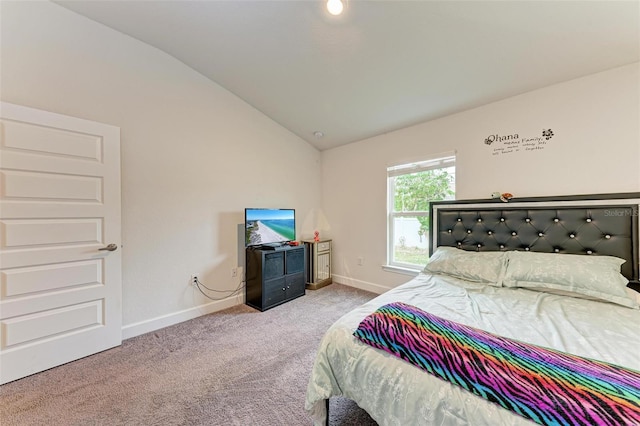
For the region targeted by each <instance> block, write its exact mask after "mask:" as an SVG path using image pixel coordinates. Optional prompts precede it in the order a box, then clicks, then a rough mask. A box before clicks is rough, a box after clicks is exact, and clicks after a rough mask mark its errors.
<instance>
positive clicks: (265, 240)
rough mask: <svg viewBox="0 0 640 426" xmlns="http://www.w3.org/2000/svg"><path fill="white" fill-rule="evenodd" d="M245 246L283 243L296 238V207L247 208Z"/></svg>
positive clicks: (245, 214)
mask: <svg viewBox="0 0 640 426" xmlns="http://www.w3.org/2000/svg"><path fill="white" fill-rule="evenodd" d="M244 226H245V246H256V245H269V244H281V243H284V242H287V241H293V240H295V239H296V211H295V210H294V209H245V210H244Z"/></svg>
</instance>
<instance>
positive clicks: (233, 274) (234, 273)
mask: <svg viewBox="0 0 640 426" xmlns="http://www.w3.org/2000/svg"><path fill="white" fill-rule="evenodd" d="M237 276H238V268H231V277H232V278H235V277H237Z"/></svg>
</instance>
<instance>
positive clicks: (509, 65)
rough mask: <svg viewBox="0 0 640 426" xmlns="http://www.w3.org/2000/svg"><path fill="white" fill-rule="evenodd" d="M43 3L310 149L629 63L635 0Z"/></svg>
mask: <svg viewBox="0 0 640 426" xmlns="http://www.w3.org/2000/svg"><path fill="white" fill-rule="evenodd" d="M56 3H58V4H60V5H62V6H64V7H66V8H68V9H71V10H73V11H75V12H77V13H80V14H82V15H85V16H87V17H88V18H90V19H93V20H95V21H97V22H100V23H102V24H104V25H107V26H109V27H111V28H113V29H116V30H118V31H121V32H123V33H125V34H128V35H130V36H132V37H134V38H136V39H138V40H141V41H143V42H145V43H147V44H150V45H151V46H155V47H157V48H158V49H161V50H163V51H165V52H166V53H168V54H170V55H172V56H174V57H176V58H177V59H179V60H180V61H182V62H184V63H185V64H186V65H188V66H190V67H191V68H193V69H195V70H197V71H198V72H200V73H201V74H203V75H205V76H206V77H208V78H210V79H211V80H213V81H215V82H216V83H218V84H220V85H221V86H223V87H225V88H226V89H228V90H229V91H231V92H232V93H234V94H236V95H237V96H239V97H240V98H242V99H244V100H245V101H246V102H248V103H249V104H251V105H253V106H254V107H255V108H257V109H258V110H260V111H262V112H263V113H264V114H266V115H267V116H269V117H271V118H272V119H273V120H275V121H276V122H278V123H280V124H281V125H282V126H284V127H286V128H287V129H289V130H290V131H291V132H293V133H295V134H297V135H298V136H300V137H301V138H303V139H305V140H307V141H308V142H310V143H311V144H313V145H315V146H316V147H317V148H318V149H320V150H324V149H328V148H332V147H336V146H339V145H343V144H347V143H350V142H354V141H357V140H361V139H365V138H368V137H371V136H375V135H379V134H382V133H386V132H389V131H393V130H396V129H399V128H402V127H406V126H409V125H412V124H417V123H420V122H424V121H428V120H432V119H435V118H438V117H442V116H446V115H449V114H453V113H456V112H460V111H464V110H467V109H470V108H474V107H478V106H481V105H484V104H487V103H489V102H493V101H496V100H500V99H504V98H507V97H510V96H514V95H517V94H521V93H524V92H528V91H531V90H535V89H538V88H541V87H545V86H549V85H552V84H555V83H559V82H562V81H566V80H570V79H574V78H577V77H581V76H584V75H588V74H593V73H596V72H599V71H604V70H607V69H611V68H615V67H618V66H622V65H626V64H629V63H633V62H637V61H639V60H640V2H638V1H565V0H557V1H483V0H475V1H458V0H446V1H397V0H389V1H354V0H351V1H347V2H346V7H345V11H344V13H343V14H342V15H341V16H338V17H334V16H331V15H329V14H328V13H327V12H326V10H325V8H324V2H323V1H321V0H303V1H243V0H235V1H188V0H174V1H154V0H149V1H138V0H136V1H126V0H124V1H122V0H121V1H100V0H73V1H56ZM639 78H640V76H639ZM318 131H319V132H322V133H323V134H324V136H323V137H321V138H318V137H316V136H315V135H314V133H315V132H318Z"/></svg>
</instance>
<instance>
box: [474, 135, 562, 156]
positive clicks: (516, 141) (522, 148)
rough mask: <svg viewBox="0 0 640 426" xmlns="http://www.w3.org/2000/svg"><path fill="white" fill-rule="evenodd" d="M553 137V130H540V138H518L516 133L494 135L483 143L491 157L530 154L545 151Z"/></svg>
mask: <svg viewBox="0 0 640 426" xmlns="http://www.w3.org/2000/svg"><path fill="white" fill-rule="evenodd" d="M553 136H554V133H553V130H551V129H542V133H541V135H540V136H531V137H528V136H520V134H518V133H512V134H509V135H500V134H498V133H495V134H493V135H489V136H487V137H486V138H485V140H484V143H485V145H487V146H490V147H491V148H492V152H491V154H492V155H505V154H513V153H522V152H532V151H539V150H542V149H545V148H546V147H547V146H548V142H549V141H550V140H551V138H552V137H553Z"/></svg>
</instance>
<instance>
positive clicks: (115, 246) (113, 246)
mask: <svg viewBox="0 0 640 426" xmlns="http://www.w3.org/2000/svg"><path fill="white" fill-rule="evenodd" d="M98 250H108V251H115V250H118V245H117V244H113V243H112V244H109V245H108V246H106V247H102V248H99V249H98Z"/></svg>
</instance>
